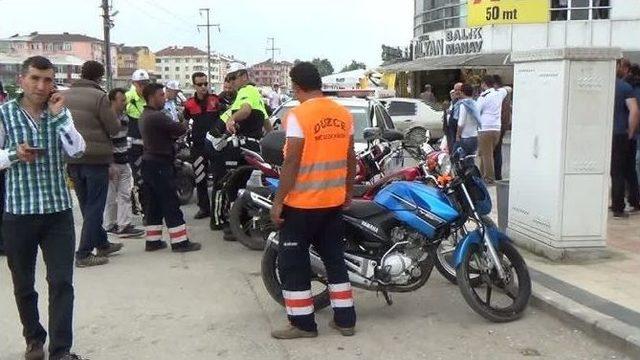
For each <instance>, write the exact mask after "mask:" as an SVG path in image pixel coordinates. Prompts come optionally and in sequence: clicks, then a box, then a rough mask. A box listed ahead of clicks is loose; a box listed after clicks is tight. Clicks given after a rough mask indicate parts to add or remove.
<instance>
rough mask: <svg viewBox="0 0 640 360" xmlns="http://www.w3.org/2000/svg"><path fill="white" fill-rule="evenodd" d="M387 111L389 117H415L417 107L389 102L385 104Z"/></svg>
mask: <svg viewBox="0 0 640 360" xmlns="http://www.w3.org/2000/svg"><path fill="white" fill-rule="evenodd" d="M387 110H388V111H389V114H390V115H391V116H415V115H416V113H417V111H418V106H417V105H416V104H415V103H411V102H405V101H391V102H389V103H388V104H387Z"/></svg>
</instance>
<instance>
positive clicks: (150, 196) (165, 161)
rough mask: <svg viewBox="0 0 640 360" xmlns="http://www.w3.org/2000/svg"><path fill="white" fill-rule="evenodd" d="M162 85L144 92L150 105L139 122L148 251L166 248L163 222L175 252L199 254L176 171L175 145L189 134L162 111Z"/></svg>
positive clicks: (147, 87)
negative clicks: (183, 208)
mask: <svg viewBox="0 0 640 360" xmlns="http://www.w3.org/2000/svg"><path fill="white" fill-rule="evenodd" d="M163 87H164V86H162V85H161V84H156V83H154V84H148V85H147V86H145V88H144V90H143V97H144V99H145V101H146V103H147V105H146V106H145V108H144V111H143V113H142V117H141V119H140V132H141V134H142V138H143V140H144V153H143V155H142V177H143V179H144V188H143V190H144V198H145V201H146V202H147V203H146V204H147V207H146V208H145V213H144V217H145V228H146V244H145V251H156V250H161V249H164V248H166V247H167V243H165V242H164V241H162V222H163V220H164V223H165V225H166V226H167V230H168V232H169V239H170V240H171V250H172V251H173V252H187V251H197V250H200V247H201V246H200V244H199V243H196V242H191V241H190V240H189V236H188V234H187V227H186V225H185V222H184V215H183V214H182V211H181V210H180V203H179V201H178V194H177V187H176V181H175V177H176V175H175V171H174V168H173V162H174V160H175V159H174V157H175V155H174V151H173V144H174V142H175V141H176V139H177V138H179V137H180V136H182V135H184V134H185V133H186V132H187V125H186V124H185V123H184V122H175V121H173V119H171V118H170V117H169V116H167V115H166V114H165V113H164V112H163V111H162V110H163V108H164V104H165V95H164V91H163Z"/></svg>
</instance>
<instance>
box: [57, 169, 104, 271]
mask: <svg viewBox="0 0 640 360" xmlns="http://www.w3.org/2000/svg"><path fill="white" fill-rule="evenodd" d="M67 170H68V172H69V176H70V177H71V179H72V180H73V184H74V186H75V190H76V196H78V203H79V205H80V211H81V212H82V219H83V221H82V233H81V235H80V244H79V245H78V251H77V252H76V258H78V259H84V258H86V257H87V256H89V254H90V253H91V252H92V251H93V249H104V248H106V247H108V246H109V241H108V240H107V232H106V231H105V230H104V228H103V227H102V222H103V219H104V207H105V205H106V203H107V192H108V190H109V165H85V164H81V165H76V164H73V165H68V166H67Z"/></svg>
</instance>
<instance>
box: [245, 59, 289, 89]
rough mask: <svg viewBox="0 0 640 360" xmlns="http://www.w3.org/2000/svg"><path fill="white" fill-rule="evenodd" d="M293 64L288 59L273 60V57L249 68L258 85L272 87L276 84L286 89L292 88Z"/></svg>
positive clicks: (252, 79)
mask: <svg viewBox="0 0 640 360" xmlns="http://www.w3.org/2000/svg"><path fill="white" fill-rule="evenodd" d="M292 67H293V64H292V63H290V62H288V61H281V62H277V61H276V62H273V61H271V59H269V60H267V61H263V62H261V63H259V64H255V65H253V66H251V67H250V68H249V77H250V78H251V81H253V82H255V83H256V85H258V86H268V87H271V86H273V85H275V84H278V85H280V86H281V87H283V88H285V89H290V88H291V79H290V78H289V72H290V71H291V68H292Z"/></svg>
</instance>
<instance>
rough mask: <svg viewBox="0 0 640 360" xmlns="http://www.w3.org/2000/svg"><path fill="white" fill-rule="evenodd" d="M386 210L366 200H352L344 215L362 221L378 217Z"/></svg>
mask: <svg viewBox="0 0 640 360" xmlns="http://www.w3.org/2000/svg"><path fill="white" fill-rule="evenodd" d="M385 211H386V210H385V209H384V208H383V207H381V206H380V205H378V204H376V203H375V202H373V201H368V200H353V201H351V206H349V208H348V209H345V210H344V215H346V216H350V217H353V218H356V219H364V218H368V217H371V216H375V215H378V214H380V213H383V212H385Z"/></svg>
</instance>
